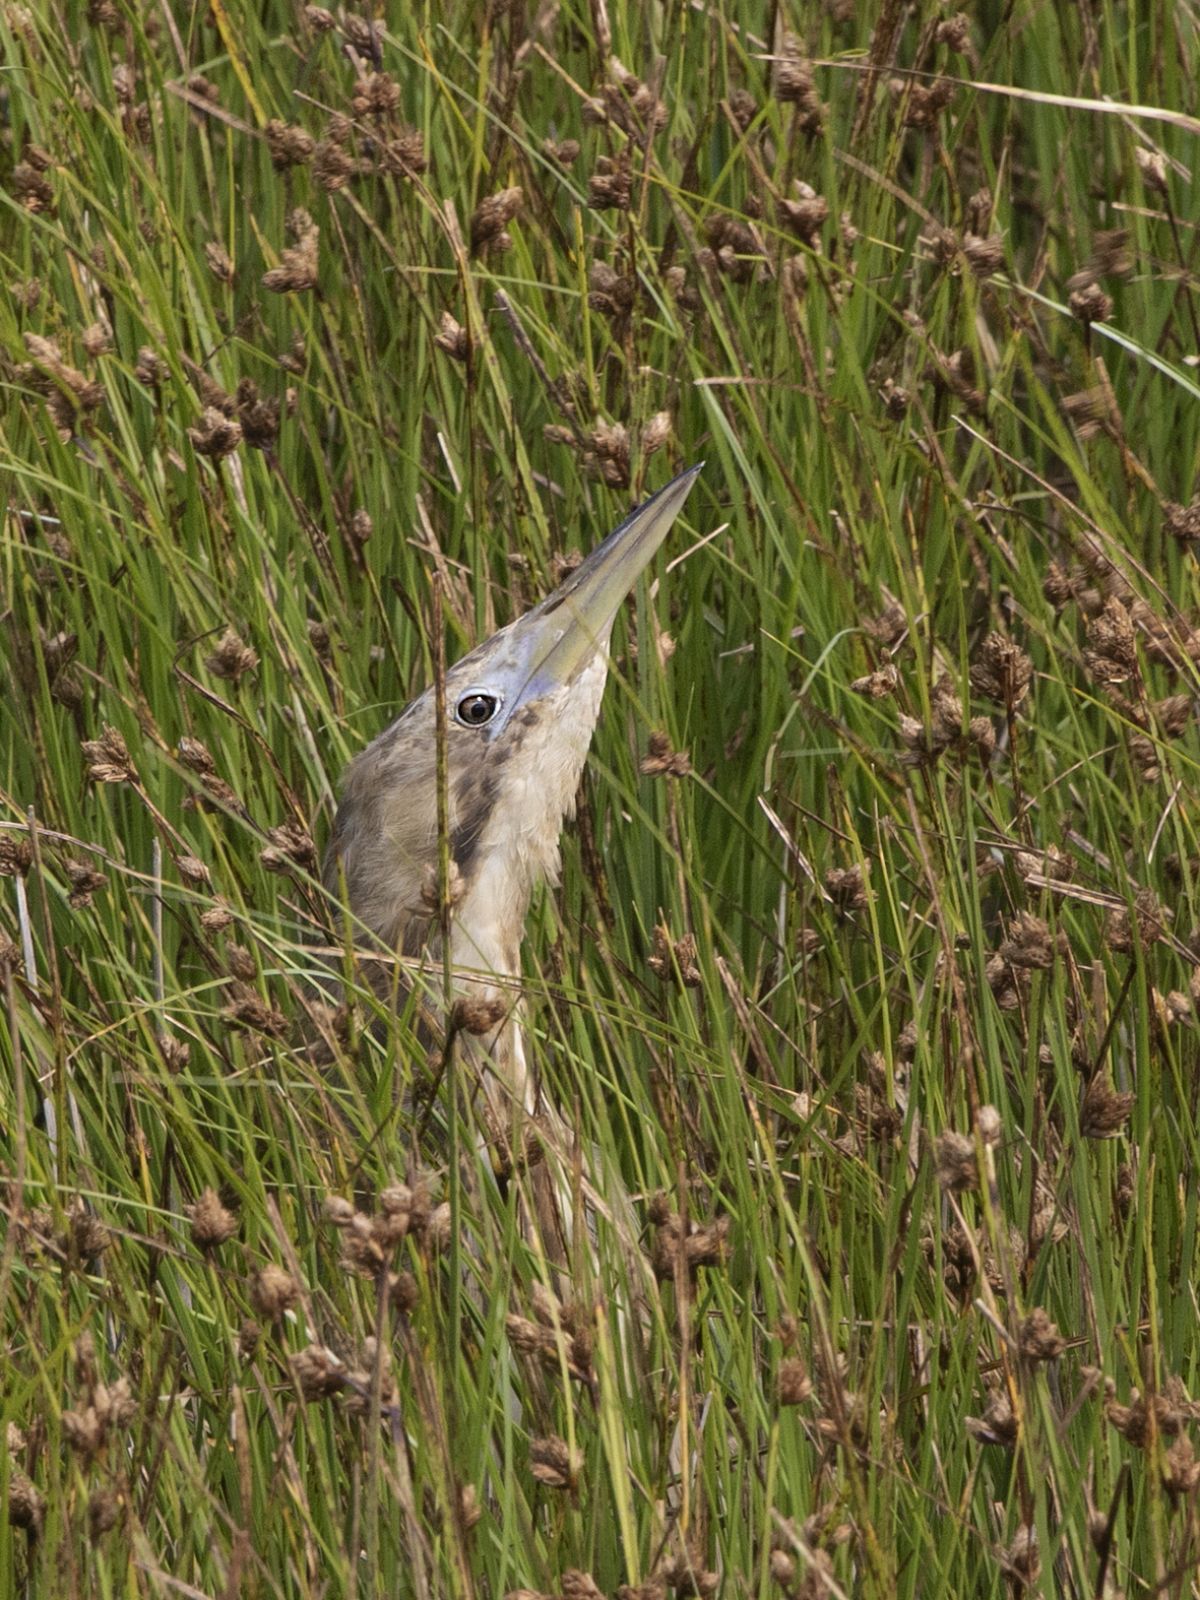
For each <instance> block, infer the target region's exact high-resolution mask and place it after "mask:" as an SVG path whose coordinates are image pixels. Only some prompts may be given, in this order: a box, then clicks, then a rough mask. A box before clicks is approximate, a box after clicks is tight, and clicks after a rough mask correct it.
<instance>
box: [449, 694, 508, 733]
mask: <svg viewBox="0 0 1200 1600" xmlns="http://www.w3.org/2000/svg"><path fill="white" fill-rule="evenodd" d="M499 709H500V702H499V700H498V699H497V698H496V696H495V695H494V694H480V692H479V691H478V690H477V689H472V690H471V692H470V693H469V694H465V695H463V697H462V699H461V700H460V701H459V702H458V704H457V705H456V706H455V708H454V715H455V717H456V718H457V719H458V721H459V722H461V723H462V725H463V727H464V728H485V727H486V726H487V725H488V723H489V722H490V721H491V720H492V718H493V717H494V716H495V715H496V713H497V711H499Z"/></svg>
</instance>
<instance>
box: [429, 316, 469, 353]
mask: <svg viewBox="0 0 1200 1600" xmlns="http://www.w3.org/2000/svg"><path fill="white" fill-rule="evenodd" d="M433 342H434V344H435V345H437V347H438V349H439V350H444V351H445V352H446V354H447V355H448V356H452V357H453V358H454V360H455V361H465V360H466V359H467V357H468V356H469V355H470V353H471V336H470V334H469V333H468V332H467V330H466V329H465V328H464V327H463V325H462V324H461V323H460V322H456V321H455V320H454V318H453V317H452V316H451V315H450V313H449V312H448V311H443V312H442V322H441V328H440V330H439V331H438V332H437V333H435V334H434V336H433Z"/></svg>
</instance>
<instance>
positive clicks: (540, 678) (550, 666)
mask: <svg viewBox="0 0 1200 1600" xmlns="http://www.w3.org/2000/svg"><path fill="white" fill-rule="evenodd" d="M703 465H704V463H703V462H701V463H700V465H699V466H695V467H689V468H688V470H687V471H686V472H681V473H680V474H679V476H678V477H677V478H673V479H672V480H671V482H670V483H669V484H667V486H666V488H665V489H660V490H659V491H658V493H657V494H656V495H654V496H653V497H652V498H651V499H649V500H647V501H646V502H645V503H644V504H643V505H640V506H638V508H637V510H636V511H632V512H630V514H629V516H627V517H626V518H625V521H624V522H623V523H622V524H621V526H620V527H619V528H617V529H616V530H615V531H614V532H613V533H610V534H609V536H608V538H607V539H605V541H604V543H603V544H601V545H599V546H597V548H596V549H595V550H593V551H592V553H591V555H590V556H588V557H587V559H586V560H585V561H583V562H582V563H581V564H580V565H579V566H578V567H576V569H575V571H574V572H573V573H572V574H571V576H570V577H569V578H568V579H567V580H566V582H565V583H563V584H562V585H561V586H560V587H559V588H557V589H556V590H555V591H554V593H553V594H551V595H548V596H547V598H546V599H545V600H543V601H542V603H541V605H539V606H537V607H535V609H534V610H533V611H531V612H530V613H529V614H528V616H527V617H525V618H524V619H523V620H522V621H521V622H520V623H519V624H518V628H519V629H521V630H522V631H524V630H525V629H528V630H529V644H530V654H529V666H530V676H529V680H528V682H527V683H526V685H525V688H524V690H523V691H522V694H521V699H522V700H526V699H532V698H535V697H536V696H538V695H541V694H545V693H547V692H549V690H551V689H553V688H558V687H561V686H563V685H565V684H567V683H570V681H571V680H572V678H574V676H575V674H576V673H577V672H578V671H579V670H580V668H581V667H583V666H584V665H585V664H586V663H587V662H588V661H590V660H591V659H592V657H593V656H594V655H595V653H596V651H597V650H601V649H603V648H604V647H605V645H607V643H608V638H609V634H610V633H611V632H612V625H613V622H614V620H615V618H616V615H617V612H618V611H619V610H620V608H621V602H622V601H623V600H624V599H625V597H626V595H627V594H628V593H629V592H630V590H631V589H632V588H633V586H634V584H635V583H636V582H637V580H638V578H639V577H640V576H641V575H642V573H643V572H644V571H645V570H646V568H647V567H648V566H649V565H650V562H651V561H652V560H653V559H654V555H655V552H656V551H657V550H658V547H659V545H661V544H662V542H663V540H664V539H665V538H666V536H667V533H668V532H669V530H670V528H671V524H672V523H673V522H674V521H675V518H676V517H677V516H678V515H679V513H680V511H681V510H682V509H683V502H684V501H685V500H686V499H687V497H688V493H689V491H690V490H691V487H692V485H693V484H694V483H695V481H696V479H697V477H698V476H699V474H700V471H701V468H702V467H703Z"/></svg>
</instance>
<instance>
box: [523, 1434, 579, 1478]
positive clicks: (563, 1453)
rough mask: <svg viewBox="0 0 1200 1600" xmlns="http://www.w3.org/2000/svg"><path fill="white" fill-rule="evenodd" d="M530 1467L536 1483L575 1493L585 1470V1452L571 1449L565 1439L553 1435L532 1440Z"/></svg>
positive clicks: (530, 1444)
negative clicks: (580, 1476)
mask: <svg viewBox="0 0 1200 1600" xmlns="http://www.w3.org/2000/svg"><path fill="white" fill-rule="evenodd" d="M529 1466H530V1471H531V1472H532V1473H533V1476H534V1478H535V1479H536V1481H537V1482H538V1483H540V1484H544V1485H545V1487H546V1488H547V1489H569V1490H571V1491H572V1492H573V1491H574V1490H575V1488H576V1487H577V1485H578V1482H579V1474H580V1472H581V1471H582V1470H583V1452H582V1451H581V1450H574V1449H571V1447H570V1446H569V1445H568V1444H567V1442H566V1440H565V1439H559V1438H556V1437H554V1436H553V1435H551V1436H550V1437H548V1438H544V1439H531V1440H530V1441H529Z"/></svg>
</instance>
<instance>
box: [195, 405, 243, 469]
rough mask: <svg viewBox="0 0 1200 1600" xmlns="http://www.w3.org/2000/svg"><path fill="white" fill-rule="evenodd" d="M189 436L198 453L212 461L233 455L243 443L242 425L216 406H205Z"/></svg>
mask: <svg viewBox="0 0 1200 1600" xmlns="http://www.w3.org/2000/svg"><path fill="white" fill-rule="evenodd" d="M187 436H188V438H189V439H190V440H191V441H192V448H193V449H194V450H195V452H196V454H197V455H200V456H207V457H208V458H209V460H210V461H221V460H223V459H224V458H225V457H226V456H229V455H232V454H233V452H234V451H235V450H236V449H237V447H238V445H239V444H241V442H242V426H241V423H239V422H234V421H232V420H231V419H230V418H229V417H227V416H225V414H224V413H223V412H221V411H218V410H217V408H216V407H215V406H205V408H204V410H203V412H201V415H200V420H199V422H198V423H197V424H196V426H195V427H194V428H189V429H188V431H187Z"/></svg>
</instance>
